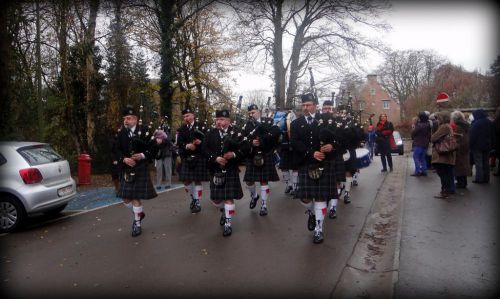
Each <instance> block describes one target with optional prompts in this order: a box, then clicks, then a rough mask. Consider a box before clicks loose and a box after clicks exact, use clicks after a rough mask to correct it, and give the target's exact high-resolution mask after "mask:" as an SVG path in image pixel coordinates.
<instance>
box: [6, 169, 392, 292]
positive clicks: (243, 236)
mask: <svg viewBox="0 0 500 299" xmlns="http://www.w3.org/2000/svg"><path fill="white" fill-rule="evenodd" d="M383 178H384V175H382V174H380V173H379V166H377V165H373V166H371V167H370V168H367V169H366V170H364V171H363V173H362V176H361V184H360V186H358V187H356V189H355V190H354V191H353V193H352V195H353V201H352V203H351V204H349V205H344V204H343V203H342V204H341V206H340V207H339V217H338V218H337V219H335V220H330V219H328V221H326V223H325V226H324V231H325V238H326V240H325V242H324V243H323V244H321V245H316V244H313V243H312V234H311V232H309V231H307V229H306V220H307V218H306V215H305V214H304V208H303V207H302V206H301V205H300V204H299V202H298V201H297V200H293V199H291V198H290V197H288V196H287V195H285V194H284V193H283V190H284V187H283V184H282V183H281V182H278V183H275V184H272V185H271V186H272V188H273V189H272V190H273V191H272V193H271V201H270V203H269V215H268V216H266V217H261V216H259V215H258V209H255V210H250V209H249V208H248V204H249V196H248V191H247V190H245V195H246V196H245V197H244V198H243V199H242V200H240V201H238V202H237V204H236V210H237V212H236V216H235V217H234V220H233V235H232V236H231V237H228V238H224V237H222V230H221V227H220V226H219V224H218V222H219V217H220V212H219V211H218V210H217V209H216V208H215V207H213V206H212V205H211V204H210V203H209V201H207V200H206V199H204V201H203V203H202V209H203V210H202V212H201V213H200V214H197V215H193V214H191V213H190V212H189V208H188V205H189V201H188V200H187V197H186V195H185V193H184V191H183V190H182V189H179V190H173V191H171V192H166V193H163V194H161V195H160V196H159V197H158V198H156V199H154V200H151V201H148V202H146V203H145V211H146V213H147V218H146V219H145V220H144V224H143V234H142V235H141V236H140V237H137V238H132V237H131V236H130V226H131V215H130V212H129V211H128V210H127V209H125V208H124V207H123V206H121V205H113V206H110V207H107V208H103V209H99V210H94V211H92V212H89V213H85V214H79V215H78V216H76V217H67V218H64V219H59V220H57V221H55V222H52V223H48V224H44V225H40V226H38V227H31V228H29V229H26V230H24V231H21V232H18V233H14V234H9V235H5V236H2V237H0V242H1V243H2V248H3V249H2V250H3V251H2V260H1V264H2V269H3V270H2V273H1V284H2V289H4V290H7V291H8V292H9V294H11V295H16V296H20V297H34V296H37V295H39V294H41V293H43V294H52V295H61V296H63V295H68V294H74V293H75V294H79V295H82V296H85V295H91V294H92V296H98V297H102V296H105V295H109V294H113V295H114V296H125V297H132V296H137V295H141V296H149V297H152V296H160V295H161V296H168V295H175V296H181V297H194V296H197V297H199V296H202V297H207V296H208V297H218V298H228V297H231V298H234V296H235V294H237V295H238V297H255V296H267V297H279V296H288V297H290V296H291V297H302V298H303V297H307V298H328V297H330V295H331V294H332V292H333V290H334V287H335V285H336V283H337V281H338V280H339V277H340V274H341V273H342V270H343V268H344V267H345V265H346V261H347V260H348V259H349V257H350V256H351V254H352V252H353V249H354V246H355V244H356V241H357V239H358V236H359V235H360V232H361V229H362V227H363V224H364V222H365V218H366V217H367V214H368V213H369V211H370V208H371V206H372V203H373V201H374V198H375V196H376V190H377V188H379V186H380V185H381V182H382V180H383ZM205 190H208V188H207V186H205ZM207 193H208V192H206V193H205V194H207ZM205 197H206V196H205ZM26 285H29V287H25V286H26Z"/></svg>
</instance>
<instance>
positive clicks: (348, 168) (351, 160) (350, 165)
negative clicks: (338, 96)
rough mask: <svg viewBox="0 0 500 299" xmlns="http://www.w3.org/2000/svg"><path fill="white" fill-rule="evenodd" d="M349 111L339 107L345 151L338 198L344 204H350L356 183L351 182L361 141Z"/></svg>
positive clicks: (355, 170)
mask: <svg viewBox="0 0 500 299" xmlns="http://www.w3.org/2000/svg"><path fill="white" fill-rule="evenodd" d="M350 110H351V109H349V106H341V107H339V111H340V117H341V120H340V123H342V131H343V132H342V134H343V136H344V138H343V139H344V146H345V149H346V154H345V156H344V169H345V180H343V181H342V183H341V188H340V197H342V198H343V199H344V203H345V204H348V203H350V202H351V196H350V192H351V187H352V186H355V185H357V181H356V183H354V181H353V177H354V176H355V175H356V173H357V172H358V167H357V157H356V148H358V147H359V145H360V143H361V141H362V140H363V131H362V129H361V128H360V126H359V124H358V123H357V122H356V120H355V119H354V117H353V115H352V111H350Z"/></svg>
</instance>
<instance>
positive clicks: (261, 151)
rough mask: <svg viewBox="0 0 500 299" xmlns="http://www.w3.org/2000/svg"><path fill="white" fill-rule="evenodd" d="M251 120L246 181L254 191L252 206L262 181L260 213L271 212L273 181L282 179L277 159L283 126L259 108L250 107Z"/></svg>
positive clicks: (247, 130) (246, 129)
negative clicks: (268, 204) (275, 162)
mask: <svg viewBox="0 0 500 299" xmlns="http://www.w3.org/2000/svg"><path fill="white" fill-rule="evenodd" d="M248 117H249V120H248V122H247V123H246V124H245V125H244V126H243V136H245V137H247V140H246V142H248V147H249V148H250V152H249V153H248V157H247V159H246V171H245V177H244V178H243V181H245V183H246V185H247V189H248V190H249V191H250V197H251V200H250V209H254V208H255V206H256V205H257V200H258V199H259V195H258V194H257V191H256V186H255V182H260V198H261V199H262V205H261V207H260V212H259V215H260V216H265V215H267V199H268V196H269V193H270V192H271V189H270V188H269V182H275V181H279V177H278V172H277V171H276V167H275V165H274V162H273V155H274V149H275V147H276V146H277V145H278V140H279V136H280V129H279V128H278V126H275V125H274V124H273V119H272V118H268V117H265V118H264V117H263V118H261V114H260V111H259V107H257V105H255V104H252V105H250V106H248Z"/></svg>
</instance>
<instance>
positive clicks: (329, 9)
mask: <svg viewBox="0 0 500 299" xmlns="http://www.w3.org/2000/svg"><path fill="white" fill-rule="evenodd" d="M229 5H231V6H232V7H233V8H234V10H235V12H236V13H237V15H238V16H239V19H240V22H239V24H238V26H237V27H236V28H237V31H238V35H240V36H241V37H242V47H243V49H246V50H247V51H246V52H247V53H248V54H249V55H248V57H249V58H251V59H252V58H253V59H254V60H255V59H256V57H257V56H258V55H260V54H264V57H265V62H266V63H267V62H268V61H269V60H271V61H272V65H273V70H274V83H275V90H274V92H275V97H276V105H277V106H280V107H284V104H285V102H286V104H287V106H289V105H291V104H292V102H293V98H294V97H295V96H296V93H297V88H298V86H297V84H298V80H299V79H300V78H301V77H302V76H303V75H304V74H305V72H306V70H307V68H308V67H309V66H312V65H314V64H318V65H323V64H324V63H329V64H331V65H334V66H337V67H340V66H341V65H342V61H343V60H344V59H346V58H351V59H353V60H354V61H356V59H357V57H358V55H360V54H361V53H362V49H364V48H372V49H379V50H382V49H383V46H382V45H381V44H380V43H379V42H377V41H373V40H369V39H367V38H364V37H362V36H361V35H360V34H359V33H358V32H357V31H355V30H354V28H353V26H352V25H353V24H354V23H356V24H363V25H365V26H368V27H370V28H379V29H385V28H387V26H386V25H385V24H383V23H379V22H377V18H376V17H377V15H378V13H379V12H380V11H381V10H382V9H383V8H386V7H387V3H386V2H383V1H373V2H372V1H343V0H340V1H338V0H331V1H329V0H315V1H313V0H304V1H284V0H269V1H258V2H254V1H239V2H237V3H236V4H232V3H231V2H229ZM287 40H291V49H290V51H287V50H285V46H284V43H285V42H286V41H287ZM286 81H288V84H287V83H286Z"/></svg>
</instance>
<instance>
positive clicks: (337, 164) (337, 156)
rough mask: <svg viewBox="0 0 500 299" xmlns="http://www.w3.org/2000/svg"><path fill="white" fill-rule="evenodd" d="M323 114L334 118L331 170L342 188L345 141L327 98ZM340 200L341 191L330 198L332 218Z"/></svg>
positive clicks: (329, 214) (330, 216)
mask: <svg viewBox="0 0 500 299" xmlns="http://www.w3.org/2000/svg"><path fill="white" fill-rule="evenodd" d="M321 115H322V118H323V119H324V120H325V121H328V120H330V119H331V120H332V123H333V124H332V127H333V131H334V135H335V144H334V145H335V146H334V147H335V151H334V152H333V158H332V163H333V165H332V167H331V168H330V171H332V172H333V175H334V176H335V182H336V186H337V191H338V190H339V188H340V184H341V182H342V181H343V180H345V170H344V159H343V158H342V153H343V152H344V150H343V143H344V141H343V140H342V138H341V134H340V133H341V132H340V130H341V128H340V127H339V126H338V124H339V120H338V119H337V116H335V114H334V109H333V103H332V101H330V100H326V101H324V102H323V107H322V108H321ZM338 201H339V192H335V193H334V194H333V197H332V198H331V199H330V200H329V208H328V217H329V218H330V219H335V218H337V204H338Z"/></svg>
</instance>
